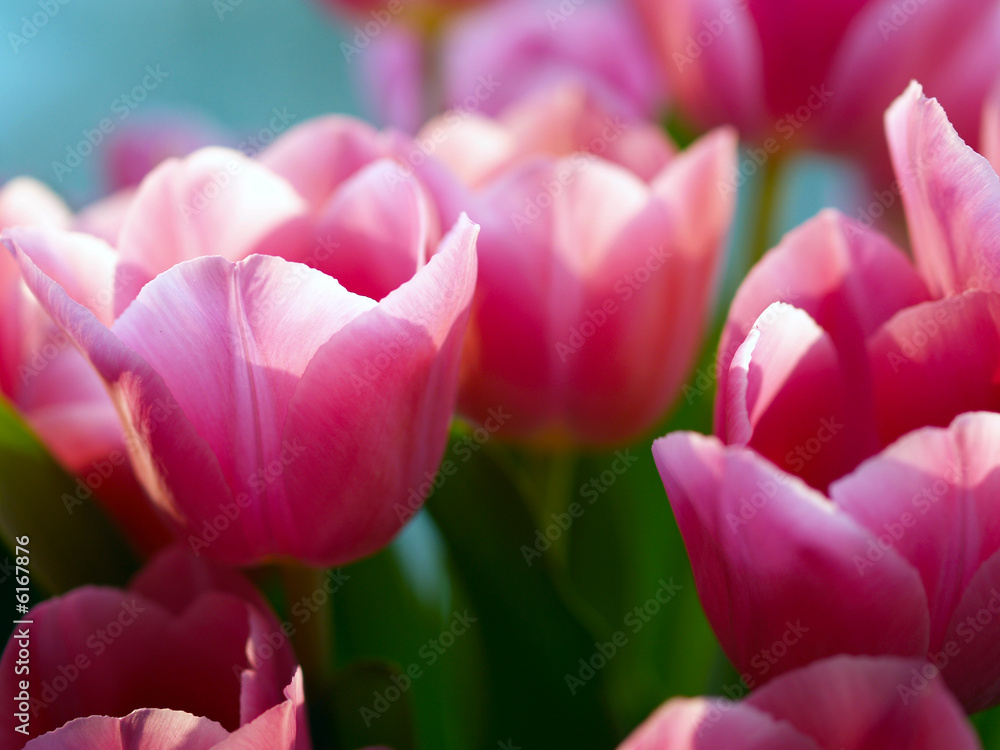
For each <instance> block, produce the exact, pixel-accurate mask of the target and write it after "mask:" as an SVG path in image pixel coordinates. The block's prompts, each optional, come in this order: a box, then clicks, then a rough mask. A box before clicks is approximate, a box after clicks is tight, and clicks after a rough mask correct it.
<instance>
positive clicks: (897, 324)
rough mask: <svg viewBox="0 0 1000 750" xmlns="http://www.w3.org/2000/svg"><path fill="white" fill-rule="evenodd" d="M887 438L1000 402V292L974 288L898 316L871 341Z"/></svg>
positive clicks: (877, 401) (879, 411) (875, 385)
mask: <svg viewBox="0 0 1000 750" xmlns="http://www.w3.org/2000/svg"><path fill="white" fill-rule="evenodd" d="M868 347H869V354H870V357H871V370H872V385H873V391H874V394H875V416H876V419H877V421H878V429H879V434H880V436H881V439H882V441H883V442H884V443H886V444H887V443H889V442H891V441H893V440H895V439H896V438H898V437H900V436H901V435H904V434H905V433H907V432H910V431H911V430H915V429H917V428H919V427H924V426H927V425H932V426H937V427H945V426H947V425H948V424H949V423H950V422H951V420H952V419H954V417H955V416H957V415H958V414H961V413H962V412H966V411H976V410H980V409H985V410H989V411H995V410H997V409H998V408H1000V294H997V293H996V292H966V293H965V294H963V295H960V296H957V297H950V298H947V299H943V300H938V301H936V302H926V303H924V304H922V305H917V306H916V307H911V308H909V309H907V310H904V311H903V312H901V313H899V314H898V315H896V316H895V317H894V318H892V320H890V321H889V322H887V323H886V324H885V325H884V326H883V327H882V329H881V330H880V331H879V332H878V333H877V334H875V335H874V336H873V337H872V338H871V340H870V341H869V343H868Z"/></svg>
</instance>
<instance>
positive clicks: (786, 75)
mask: <svg viewBox="0 0 1000 750" xmlns="http://www.w3.org/2000/svg"><path fill="white" fill-rule="evenodd" d="M634 4H635V6H636V7H637V8H638V9H639V11H640V13H641V14H642V15H643V18H644V19H645V21H646V28H648V29H649V30H650V32H651V34H652V36H653V39H654V44H655V46H656V48H657V51H658V53H659V55H660V59H661V64H662V67H663V69H664V71H665V73H666V75H667V77H668V78H669V79H670V81H671V83H672V86H673V89H674V93H675V96H676V97H677V99H678V100H679V101H680V102H681V105H682V107H683V108H684V110H685V111H686V112H687V113H688V114H689V115H690V116H691V117H692V118H694V119H695V120H697V121H698V122H699V123H700V124H701V125H702V126H705V127H711V126H713V125H717V124H721V123H735V124H737V125H738V126H739V128H740V130H741V132H743V133H744V134H745V135H746V136H748V137H749V138H751V139H753V140H757V141H761V142H766V140H767V139H768V138H771V139H774V140H775V142H777V143H784V142H785V141H787V140H792V139H796V140H798V139H805V140H806V141H807V142H811V143H812V144H813V145H819V146H822V147H827V148H834V149H838V150H840V149H846V150H850V151H861V152H862V153H864V154H869V155H878V156H879V157H881V154H882V153H883V150H882V141H881V137H880V134H879V126H880V123H881V116H882V112H883V111H884V110H885V108H886V107H887V106H889V104H890V102H891V101H892V99H893V97H895V96H896V95H897V94H898V92H899V91H900V90H901V89H902V88H903V87H904V86H905V85H906V83H907V81H909V80H910V79H911V78H919V79H920V80H922V81H924V83H925V84H926V85H927V87H928V89H929V90H930V91H932V92H933V93H934V94H935V95H937V96H939V97H941V98H942V100H943V101H944V103H945V105H946V107H947V108H948V111H949V112H950V113H951V115H952V118H953V121H954V122H955V123H956V124H957V126H958V130H959V132H960V133H962V134H963V135H964V136H965V137H966V138H969V139H972V138H975V137H976V136H977V133H978V126H979V117H980V113H981V111H982V105H983V100H984V98H985V96H986V94H987V91H988V90H989V87H990V86H991V85H992V83H993V81H994V80H995V79H996V77H997V75H998V73H1000V5H998V4H997V3H996V2H995V0H973V1H972V2H962V3H957V4H956V3H954V2H950V1H949V0H920V2H917V0H913V2H906V3H901V2H897V0H838V1H836V2H830V3H824V4H823V5H822V6H820V5H813V4H809V3H795V2H788V1H787V0H634ZM928 49H933V50H934V54H927V50H928ZM800 136H801V138H800Z"/></svg>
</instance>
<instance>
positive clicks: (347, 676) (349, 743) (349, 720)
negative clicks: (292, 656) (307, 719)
mask: <svg viewBox="0 0 1000 750" xmlns="http://www.w3.org/2000/svg"><path fill="white" fill-rule="evenodd" d="M400 678H401V673H400V671H399V669H398V668H397V667H395V666H393V665H391V664H389V663H386V662H380V661H373V660H371V661H363V662H356V663H354V664H352V665H351V666H349V667H347V668H346V669H344V670H342V671H341V672H339V673H337V675H336V676H335V679H334V683H333V687H332V690H331V692H330V696H329V697H328V698H327V699H326V701H325V703H311V705H310V716H311V717H312V718H313V719H314V721H313V731H312V734H313V738H312V739H313V745H314V747H327V748H337V750H358V749H359V748H367V747H371V746H373V745H385V746H386V747H391V748H393V750H416V748H417V747H418V745H417V738H416V735H415V733H414V712H413V705H412V700H411V697H412V696H410V695H408V694H406V693H403V694H402V695H400V697H399V698H397V699H396V700H395V701H393V702H392V704H391V707H390V709H389V710H387V711H385V712H384V713H381V712H376V711H375V710H373V709H369V710H371V711H372V713H371V714H361V713H359V711H358V706H360V705H364V704H365V702H366V701H369V699H370V696H371V695H372V694H375V693H377V694H382V693H385V692H386V691H387V690H392V689H395V685H396V684H398V681H399V680H400ZM380 708H381V707H380ZM324 709H325V710H324ZM324 714H328V715H326V716H324ZM319 716H323V718H324V721H322V722H320V721H315V719H316V717H319ZM330 726H333V727H336V730H335V731H336V736H335V737H330V736H328V734H327V733H328V731H329V730H328V727H330Z"/></svg>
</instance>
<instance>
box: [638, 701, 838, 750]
mask: <svg viewBox="0 0 1000 750" xmlns="http://www.w3.org/2000/svg"><path fill="white" fill-rule="evenodd" d="M737 747H738V748H740V750H773V749H774V748H781V750H820V746H819V745H817V744H816V743H814V742H813V741H812V740H810V739H809V738H808V737H806V736H804V735H802V734H799V733H798V732H797V731H795V730H794V729H793V728H792V727H790V726H788V725H787V724H784V723H781V722H778V721H775V720H774V719H772V718H771V717H770V716H768V715H767V714H765V713H763V712H761V711H757V710H755V709H753V708H750V707H749V706H747V705H744V704H736V705H733V704H731V703H728V702H726V701H722V700H714V699H705V698H674V699H672V700H670V701H668V702H667V703H665V704H664V705H663V706H662V707H661V708H659V709H658V710H657V711H656V712H655V713H654V714H653V715H652V716H650V717H649V718H648V719H646V721H644V722H643V723H642V725H641V726H640V727H639V728H638V729H636V730H635V731H634V732H632V734H630V735H629V736H628V739H626V740H625V742H623V743H622V744H621V745H619V746H618V750H667V749H669V750H729V749H730V748H737Z"/></svg>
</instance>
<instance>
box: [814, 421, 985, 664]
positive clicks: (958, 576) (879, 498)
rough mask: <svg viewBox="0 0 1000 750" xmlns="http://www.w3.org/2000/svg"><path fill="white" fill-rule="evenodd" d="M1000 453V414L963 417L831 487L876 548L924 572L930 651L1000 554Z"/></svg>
mask: <svg viewBox="0 0 1000 750" xmlns="http://www.w3.org/2000/svg"><path fill="white" fill-rule="evenodd" d="M998 449H1000V415H998V414H988V413H985V412H983V413H975V414H966V415H963V416H961V417H959V418H958V419H956V420H955V421H954V422H953V423H952V425H951V427H950V428H936V427H927V428H924V429H921V430H917V431H915V432H911V433H909V434H907V435H906V436H904V437H903V438H901V439H900V440H899V441H898V442H896V443H894V444H893V445H891V446H889V447H888V448H886V449H885V450H884V451H883V452H882V453H880V454H879V455H878V456H876V457H875V458H873V459H871V460H870V461H867V462H865V463H864V464H862V465H861V466H860V467H859V468H858V469H857V470H856V471H855V472H854V473H852V474H850V475H849V476H847V477H845V478H844V479H842V480H840V481H839V482H836V483H835V484H834V485H833V486H832V487H831V488H830V497H831V498H832V499H833V500H834V502H836V504H837V505H838V506H839V507H840V508H842V509H843V510H844V512H846V513H848V514H849V515H850V516H851V517H852V518H854V519H855V520H856V521H857V522H858V523H859V524H861V525H862V526H864V527H865V528H866V529H868V531H869V533H870V535H871V539H872V540H873V541H874V542H876V543H877V544H878V545H879V546H882V547H885V546H891V547H893V548H895V549H896V550H897V551H898V552H899V554H901V555H902V556H903V557H904V558H906V559H907V560H908V561H909V562H910V564H911V565H913V567H915V568H916V569H917V570H918V571H919V572H920V577H921V580H922V581H923V584H924V590H925V591H926V592H927V598H928V601H929V603H930V607H931V609H930V617H931V640H930V644H931V648H932V649H936V648H937V644H939V643H940V642H941V641H942V638H943V637H944V632H945V630H946V628H947V627H948V622H949V620H950V619H951V615H952V612H953V611H954V609H955V607H956V606H957V605H958V602H959V599H960V598H961V596H962V592H963V591H965V590H966V588H967V586H968V585H969V581H970V580H971V579H972V577H973V576H974V575H975V573H976V571H977V570H978V569H979V568H980V566H981V565H982V564H983V563H984V562H985V561H986V560H987V559H988V558H989V557H991V556H992V555H993V554H994V553H996V552H997V551H998V550H1000V515H998V514H997V513H996V509H995V507H994V506H995V500H996V498H997V497H1000V470H998V467H1000V459H998V456H1000V453H998V452H997V451H998ZM991 470H992V471H993V472H994V473H993V476H992V477H991V476H990V472H991Z"/></svg>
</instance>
